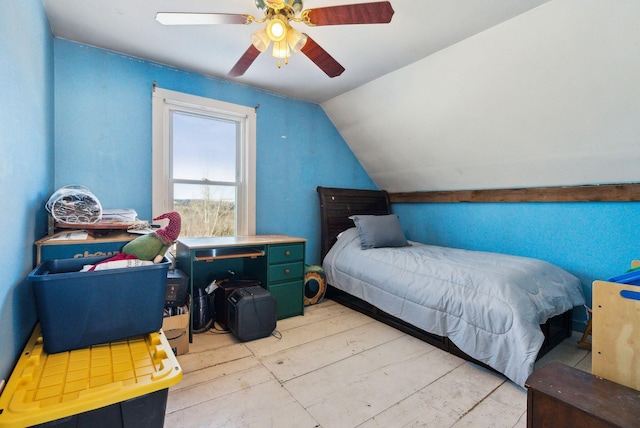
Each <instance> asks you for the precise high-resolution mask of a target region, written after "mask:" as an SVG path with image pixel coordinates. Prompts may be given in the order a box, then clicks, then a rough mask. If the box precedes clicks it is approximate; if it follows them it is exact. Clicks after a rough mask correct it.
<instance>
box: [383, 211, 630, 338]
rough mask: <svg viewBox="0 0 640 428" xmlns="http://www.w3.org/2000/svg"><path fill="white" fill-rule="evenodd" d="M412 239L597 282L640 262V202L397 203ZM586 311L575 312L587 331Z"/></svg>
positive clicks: (586, 286) (585, 283)
mask: <svg viewBox="0 0 640 428" xmlns="http://www.w3.org/2000/svg"><path fill="white" fill-rule="evenodd" d="M393 210H394V212H395V213H396V214H398V215H399V216H400V222H401V224H402V226H403V229H404V230H405V232H406V234H407V237H408V238H409V239H411V240H415V241H420V242H425V243H427V244H433V245H441V246H448V247H457V248H465V249H469V250H481V251H493V252H500V253H506V254H515V255H519V256H526V257H535V258H538V259H542V260H546V261H548V262H551V263H553V264H556V265H558V266H560V267H562V268H564V269H566V270H567V271H569V272H571V273H572V274H574V275H576V276H577V277H578V278H579V279H580V281H581V282H582V288H583V291H584V294H585V297H586V299H587V304H588V306H589V307H591V284H592V282H593V281H594V280H596V279H608V278H610V277H612V276H615V275H618V274H621V273H624V272H625V271H626V270H627V269H629V268H630V263H631V260H633V259H639V258H640V249H639V246H638V244H639V242H640V239H639V235H640V203H639V202H619V203H608V202H593V203H587V202H572V203H537V202H530V203H457V204H454V203H431V204H407V203H405V204H393ZM585 320H586V312H585V311H581V310H576V311H574V329H575V330H577V331H584V328H585V326H586V325H585Z"/></svg>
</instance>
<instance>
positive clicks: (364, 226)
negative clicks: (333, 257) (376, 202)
mask: <svg viewBox="0 0 640 428" xmlns="http://www.w3.org/2000/svg"><path fill="white" fill-rule="evenodd" d="M349 218H350V219H351V220H353V222H354V223H355V224H356V228H357V229H358V233H359V234H360V247H361V248H362V249H363V250H367V249H369V248H381V247H406V246H407V245H409V243H408V242H407V238H406V237H405V236H404V232H403V231H402V228H401V227H400V222H399V221H398V216H397V215H395V214H389V215H352V216H351V217H349Z"/></svg>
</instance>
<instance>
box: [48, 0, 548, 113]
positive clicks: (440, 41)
mask: <svg viewBox="0 0 640 428" xmlns="http://www.w3.org/2000/svg"><path fill="white" fill-rule="evenodd" d="M371 1H373V0H305V1H304V8H305V9H313V8H320V7H325V6H335V5H342V4H352V3H368V2H371ZM546 1H548V0H482V1H478V0H419V1H418V0H391V4H392V6H393V9H394V11H395V14H394V16H393V19H392V21H391V23H390V24H371V25H339V26H338V25H332V26H319V27H308V26H306V25H304V24H302V23H294V24H292V26H293V27H294V28H296V29H297V30H299V31H302V32H305V33H307V34H308V35H309V36H310V37H311V38H312V39H313V40H315V41H316V42H317V43H318V44H319V45H320V46H322V47H323V48H324V49H325V50H327V51H328V52H329V53H330V54H331V55H332V56H333V57H334V58H335V59H336V60H337V61H338V62H339V63H340V64H342V65H343V66H344V67H345V68H346V71H345V72H344V73H343V74H342V75H341V76H339V77H336V78H333V79H332V78H329V77H327V75H325V74H324V73H323V72H322V71H320V70H319V69H318V67H316V66H315V65H314V64H313V63H312V62H311V61H310V60H309V59H308V58H307V57H305V56H304V55H302V54H301V53H297V54H293V56H292V57H291V58H290V60H289V64H288V65H283V66H282V68H280V69H278V68H277V65H276V64H277V61H276V59H275V58H273V57H272V56H271V55H270V54H269V53H265V54H262V55H260V56H259V57H258V59H257V60H256V61H255V62H254V64H253V65H252V66H251V67H250V68H249V70H248V71H247V72H246V73H245V75H244V76H242V77H237V78H230V77H229V76H228V72H229V71H230V70H231V68H232V67H233V65H234V64H235V63H236V61H237V60H238V59H239V58H240V57H241V56H242V54H243V53H244V52H245V51H246V50H247V48H248V47H249V46H250V43H251V42H250V37H251V33H253V32H254V31H256V30H258V29H259V28H260V26H261V25H262V24H251V25H187V26H183V25H179V26H164V25H162V24H160V23H159V22H158V21H156V19H155V16H156V13H157V12H160V11H162V12H216V13H230V14H231V13H232V14H251V15H253V16H255V17H261V12H260V11H259V10H258V9H257V8H256V6H255V1H254V0H233V1H231V0H228V1H215V0H156V1H142V0H133V1H132V0H109V1H105V0H82V1H77V0H44V5H45V10H46V13H47V16H48V18H49V21H50V24H51V29H52V32H53V34H54V35H55V36H56V37H60V38H64V39H68V40H72V41H77V42H81V43H85V44H88V45H92V46H97V47H100V48H104V49H109V50H113V51H116V52H120V53H124V54H128V55H131V56H134V57H138V58H143V59H147V60H151V61H156V62H159V63H162V64H166V65H170V66H174V67H178V68H181V69H185V70H190V71H194V72H197V73H201V74H204V75H207V76H214V77H220V78H223V79H231V80H233V81H237V82H239V83H243V84H247V85H251V86H256V87H259V88H263V89H266V90H268V91H272V92H276V93H279V94H282V95H285V96H290V97H294V98H298V99H303V100H307V101H312V102H317V103H321V102H324V101H327V100H329V99H331V98H333V97H335V96H337V95H340V94H342V93H344V92H347V91H349V90H352V89H354V88H357V87H359V86H361V85H363V84H365V83H367V82H369V81H372V80H375V79H377V78H379V77H381V76H383V75H385V74H387V73H390V72H392V71H394V70H397V69H400V68H402V67H404V66H407V65H409V64H411V63H414V62H416V61H418V60H421V59H423V58H425V57H428V56H429V55H432V54H433V53H435V52H438V51H440V50H442V49H444V48H446V47H448V46H451V45H454V44H456V43H458V42H460V41H461V40H464V39H466V38H468V37H471V36H473V35H474V34H477V33H479V32H482V31H484V30H486V29H488V28H491V27H493V26H495V25H497V24H500V23H501V22H504V21H506V20H509V19H511V18H513V17H514V16H517V15H519V14H521V13H523V12H525V11H527V10H530V9H531V8H534V7H536V6H539V5H540V4H543V3H545V2H546Z"/></svg>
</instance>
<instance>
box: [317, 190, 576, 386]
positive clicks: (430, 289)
mask: <svg viewBox="0 0 640 428" xmlns="http://www.w3.org/2000/svg"><path fill="white" fill-rule="evenodd" d="M317 191H318V194H319V197H320V211H321V254H322V259H323V269H324V272H325V275H326V278H327V284H328V290H327V296H328V297H329V298H331V299H333V300H335V301H337V302H339V303H341V304H344V305H346V306H349V307H351V308H353V309H356V310H358V311H360V312H363V313H366V314H367V315H370V316H372V317H374V318H376V319H378V320H380V321H383V322H385V323H387V324H389V325H392V326H394V327H396V328H398V329H400V330H402V331H404V332H406V333H409V334H411V335H413V336H415V337H418V338H420V339H422V340H425V341H427V342H429V343H431V344H433V345H435V346H437V347H439V348H441V349H443V350H445V351H448V352H450V353H452V354H455V355H458V356H460V357H462V358H465V359H467V360H469V361H473V362H475V363H477V364H480V365H482V366H485V367H488V368H490V369H492V370H494V371H497V372H500V373H502V374H504V375H505V376H506V377H508V378H509V379H511V380H512V381H513V382H514V383H516V384H518V385H520V386H524V384H525V381H526V379H527V378H528V376H529V375H530V374H531V373H532V372H533V366H534V363H535V361H536V359H538V358H540V357H541V356H543V355H544V354H545V353H547V352H548V351H549V350H550V349H552V348H553V347H554V346H556V345H557V344H558V343H560V342H562V341H563V340H564V339H565V338H567V337H569V336H570V335H571V330H572V328H571V313H572V308H573V307H575V306H581V305H583V304H584V296H583V295H582V290H581V285H580V281H579V280H578V279H577V278H576V277H575V276H573V275H571V274H569V273H568V272H566V271H564V270H562V269H560V268H559V267H557V266H554V265H552V264H550V263H547V262H544V261H542V260H537V259H531V258H525V257H517V256H510V255H504V254H497V253H487V252H480V251H468V250H461V249H452V248H445V247H437V246H431V245H425V244H422V243H418V242H412V241H406V238H405V241H404V242H402V238H404V235H403V234H402V232H401V231H400V232H399V233H400V234H401V235H402V236H401V237H398V236H397V234H395V233H394V232H393V231H394V230H395V229H396V228H399V223H398V221H397V217H396V216H394V215H392V214H391V209H390V199H389V195H388V193H387V192H385V191H379V190H359V189H337V188H328V187H318V188H317ZM381 222H382V223H381ZM372 228H373V229H372ZM371 230H374V231H373V232H371ZM381 230H382V231H383V232H382V233H380V231H381ZM380 235H382V236H383V238H380ZM385 235H393V236H392V237H391V238H390V237H389V236H385ZM376 239H377V240H378V242H376ZM389 239H391V241H389ZM394 240H396V241H397V240H399V242H396V241H394ZM378 244H380V245H378ZM363 248H367V249H363Z"/></svg>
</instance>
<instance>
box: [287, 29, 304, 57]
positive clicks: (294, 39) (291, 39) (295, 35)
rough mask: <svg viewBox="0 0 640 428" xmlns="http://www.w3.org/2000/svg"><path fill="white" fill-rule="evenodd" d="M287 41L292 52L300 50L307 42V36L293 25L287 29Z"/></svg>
mask: <svg viewBox="0 0 640 428" xmlns="http://www.w3.org/2000/svg"><path fill="white" fill-rule="evenodd" d="M287 43H289V47H291V50H292V51H293V52H300V50H301V49H302V48H303V47H304V45H305V43H307V36H306V35H305V34H302V33H301V32H299V31H298V30H296V29H295V28H293V27H289V28H288V29H287Z"/></svg>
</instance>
